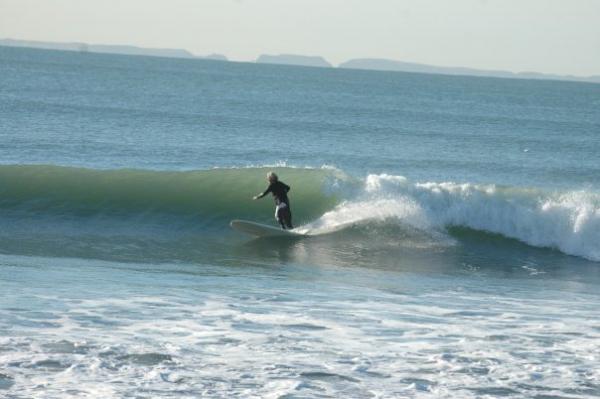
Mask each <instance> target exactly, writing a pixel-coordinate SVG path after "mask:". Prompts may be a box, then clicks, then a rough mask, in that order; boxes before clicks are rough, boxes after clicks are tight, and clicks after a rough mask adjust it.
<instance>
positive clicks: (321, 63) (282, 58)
mask: <svg viewBox="0 0 600 399" xmlns="http://www.w3.org/2000/svg"><path fill="white" fill-rule="evenodd" d="M256 63H257V64H282V65H300V66H310V67H321V68H331V67H332V66H333V65H331V64H330V63H329V62H327V60H325V58H323V57H319V56H307V55H295V54H279V55H268V54H262V55H261V56H260V57H258V58H257V59H256Z"/></svg>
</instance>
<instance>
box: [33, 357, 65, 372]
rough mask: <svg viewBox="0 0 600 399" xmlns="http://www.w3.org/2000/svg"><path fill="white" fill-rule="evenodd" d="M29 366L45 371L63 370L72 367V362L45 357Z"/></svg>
mask: <svg viewBox="0 0 600 399" xmlns="http://www.w3.org/2000/svg"><path fill="white" fill-rule="evenodd" d="M28 367H29V368H34V369H42V370H45V371H62V370H65V369H68V368H69V367H71V364H69V363H62V362H61V361H59V360H53V359H44V360H40V361H37V362H35V363H32V364H30V365H29V366H28Z"/></svg>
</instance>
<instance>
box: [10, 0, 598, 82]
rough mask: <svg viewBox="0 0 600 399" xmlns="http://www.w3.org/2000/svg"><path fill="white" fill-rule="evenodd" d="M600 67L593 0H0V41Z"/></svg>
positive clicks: (554, 68) (516, 67) (548, 68)
mask: <svg viewBox="0 0 600 399" xmlns="http://www.w3.org/2000/svg"><path fill="white" fill-rule="evenodd" d="M7 37H9V38H15V39H28V40H47V41H82V42H88V43H98V44H100V43H101V44H133V45H138V46H144V47H171V48H185V49H187V50H190V51H191V52H193V53H195V54H198V55H203V54H208V53H213V52H216V53H222V54H225V55H226V56H228V57H229V58H230V59H233V60H242V61H249V60H253V59H255V58H256V57H257V56H258V55H259V54H262V53H269V54H279V53H295V54H305V55H322V56H324V57H325V58H326V59H327V60H328V61H330V62H332V63H333V64H338V63H340V62H343V61H346V60H348V59H350V58H361V57H378V58H391V59H397V60H403V61H412V62H421V63H427V64H434V65H447V66H468V67H475V68H482V69H504V70H510V71H539V72H547V73H560V74H575V75H592V74H600V0H371V1H367V0H0V38H7Z"/></svg>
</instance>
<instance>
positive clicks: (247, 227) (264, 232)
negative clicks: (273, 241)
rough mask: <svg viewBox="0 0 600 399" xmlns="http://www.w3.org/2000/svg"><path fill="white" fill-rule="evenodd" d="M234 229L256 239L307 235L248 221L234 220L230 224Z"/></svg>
mask: <svg viewBox="0 0 600 399" xmlns="http://www.w3.org/2000/svg"><path fill="white" fill-rule="evenodd" d="M229 225H230V226H231V228H232V229H234V230H237V231H240V232H242V233H246V234H250V235H252V236H254V237H305V236H306V234H301V233H296V232H294V231H292V230H283V229H281V228H279V227H274V226H268V225H266V224H261V223H256V222H249V221H247V220H232V221H231V223H229Z"/></svg>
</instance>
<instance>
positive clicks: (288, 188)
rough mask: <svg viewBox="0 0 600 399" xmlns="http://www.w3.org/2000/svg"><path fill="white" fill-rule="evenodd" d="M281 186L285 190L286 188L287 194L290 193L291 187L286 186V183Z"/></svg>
mask: <svg viewBox="0 0 600 399" xmlns="http://www.w3.org/2000/svg"><path fill="white" fill-rule="evenodd" d="M281 184H283V188H285V192H286V193H287V192H289V191H290V186H288V185H287V184H285V183H281Z"/></svg>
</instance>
